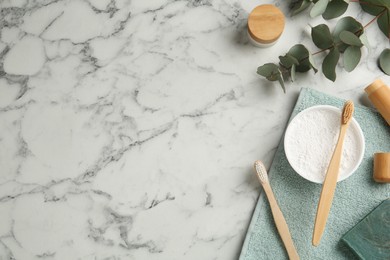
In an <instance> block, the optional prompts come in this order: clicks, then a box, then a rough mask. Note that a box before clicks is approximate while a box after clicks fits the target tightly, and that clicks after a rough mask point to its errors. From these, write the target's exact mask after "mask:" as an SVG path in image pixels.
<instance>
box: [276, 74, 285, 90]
mask: <svg viewBox="0 0 390 260" xmlns="http://www.w3.org/2000/svg"><path fill="white" fill-rule="evenodd" d="M277 77H278V81H279V84H280V86H281V87H282V89H283V92H284V93H286V87H285V86H284V80H283V77H282V74H281V73H279V74H278V76H277Z"/></svg>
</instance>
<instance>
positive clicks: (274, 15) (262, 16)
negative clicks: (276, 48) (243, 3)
mask: <svg viewBox="0 0 390 260" xmlns="http://www.w3.org/2000/svg"><path fill="white" fill-rule="evenodd" d="M284 23H285V22H284V15H283V13H282V11H280V9H279V8H277V7H276V6H274V5H270V4H266V5H259V6H257V7H256V8H255V9H253V10H252V12H251V13H250V14H249V17H248V32H249V34H250V36H251V37H252V38H253V40H255V41H257V42H259V43H265V44H267V43H273V42H275V41H276V40H277V39H279V37H280V35H281V34H282V32H283V29H284Z"/></svg>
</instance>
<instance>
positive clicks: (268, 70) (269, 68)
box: [257, 63, 279, 77]
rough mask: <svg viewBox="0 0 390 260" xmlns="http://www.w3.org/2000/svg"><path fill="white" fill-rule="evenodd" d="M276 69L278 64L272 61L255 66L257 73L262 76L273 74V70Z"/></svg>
mask: <svg viewBox="0 0 390 260" xmlns="http://www.w3.org/2000/svg"><path fill="white" fill-rule="evenodd" d="M278 69H279V67H278V65H276V64H274V63H266V64H264V65H262V66H260V67H258V68H257V74H259V75H261V76H263V77H270V76H271V75H272V74H273V72H275V71H276V70H278Z"/></svg>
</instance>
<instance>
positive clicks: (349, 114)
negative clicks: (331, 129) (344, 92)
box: [342, 100, 354, 124]
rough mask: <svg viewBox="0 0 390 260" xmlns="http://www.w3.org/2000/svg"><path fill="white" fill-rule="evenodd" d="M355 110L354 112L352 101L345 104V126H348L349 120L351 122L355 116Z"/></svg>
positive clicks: (343, 121) (343, 113)
mask: <svg viewBox="0 0 390 260" xmlns="http://www.w3.org/2000/svg"><path fill="white" fill-rule="evenodd" d="M353 110H354V106H353V102H352V101H351V100H348V101H347V102H345V105H344V108H343V112H342V115H343V117H342V123H343V124H346V123H348V121H349V120H351V118H352V115H353Z"/></svg>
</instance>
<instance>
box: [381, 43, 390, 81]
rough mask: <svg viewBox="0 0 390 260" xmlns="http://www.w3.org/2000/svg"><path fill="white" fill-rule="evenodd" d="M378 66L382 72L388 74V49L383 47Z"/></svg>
mask: <svg viewBox="0 0 390 260" xmlns="http://www.w3.org/2000/svg"><path fill="white" fill-rule="evenodd" d="M379 66H380V68H381V69H382V70H383V72H384V73H386V74H387V75H389V76H390V49H384V50H383V51H382V53H381V55H380V56H379Z"/></svg>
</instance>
